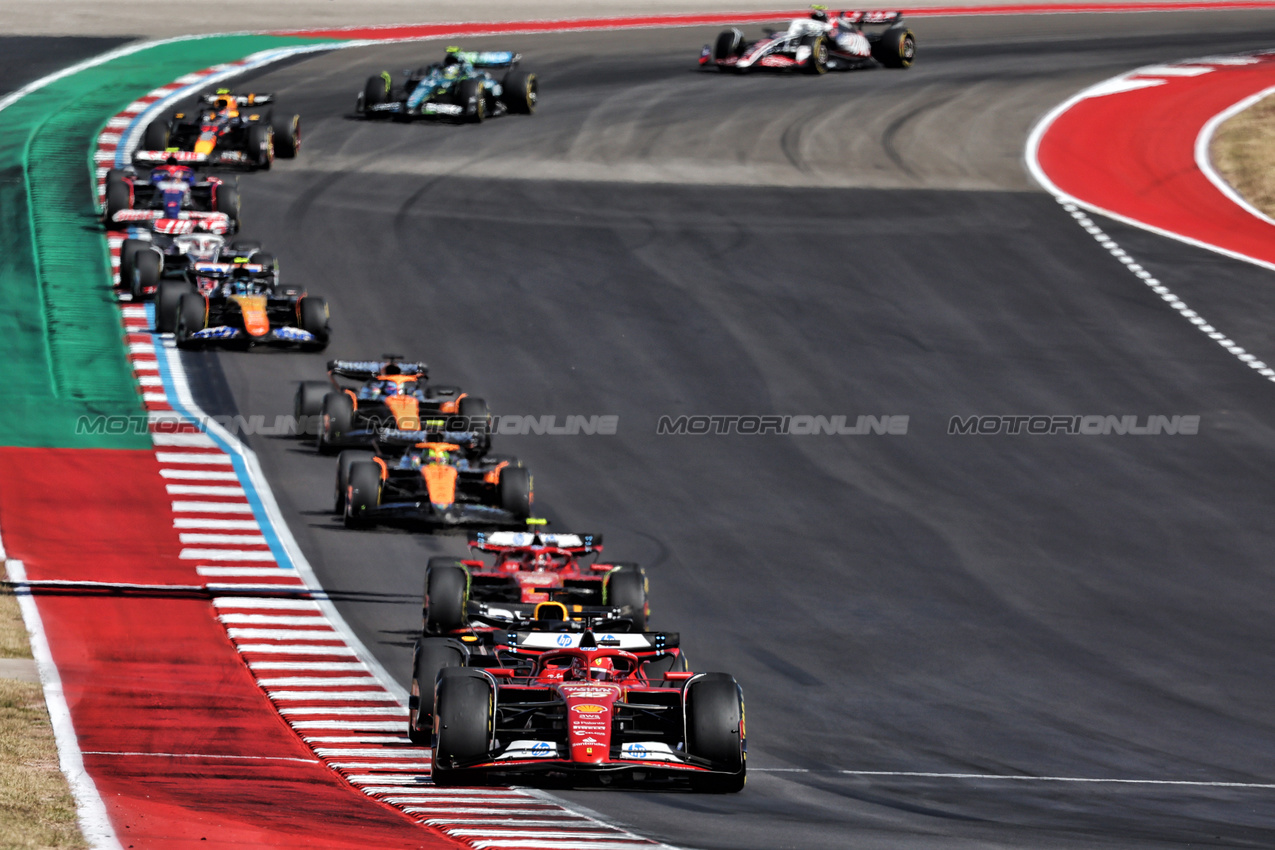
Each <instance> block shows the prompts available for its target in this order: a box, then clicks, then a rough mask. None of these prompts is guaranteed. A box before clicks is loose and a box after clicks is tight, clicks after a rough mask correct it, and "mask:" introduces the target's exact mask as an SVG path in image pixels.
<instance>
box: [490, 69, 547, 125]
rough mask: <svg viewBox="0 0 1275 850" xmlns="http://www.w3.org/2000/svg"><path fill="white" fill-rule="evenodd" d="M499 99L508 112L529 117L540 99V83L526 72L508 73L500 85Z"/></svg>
mask: <svg viewBox="0 0 1275 850" xmlns="http://www.w3.org/2000/svg"><path fill="white" fill-rule="evenodd" d="M500 99H501V100H502V101H504V104H505V106H506V107H507V108H508V109H509V111H510V112H517V113H519V114H520V115H530V114H532V113H533V112H535V111H536V102H537V101H538V100H539V99H540V83H539V81H537V80H536V75H535V74H530V73H528V72H526V71H510V72H509V73H508V74H505V79H504V82H502V83H501V95H500Z"/></svg>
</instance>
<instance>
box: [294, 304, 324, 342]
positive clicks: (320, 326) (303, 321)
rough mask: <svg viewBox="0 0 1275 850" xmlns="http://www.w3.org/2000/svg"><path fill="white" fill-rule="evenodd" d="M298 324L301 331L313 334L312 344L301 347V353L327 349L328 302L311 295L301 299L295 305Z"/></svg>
mask: <svg viewBox="0 0 1275 850" xmlns="http://www.w3.org/2000/svg"><path fill="white" fill-rule="evenodd" d="M297 314H298V319H299V321H298V324H300V325H301V330H303V331H307V332H309V333H312V334H314V342H307V343H303V344H302V345H301V348H302V350H303V351H322V350H323V349H325V348H327V347H328V336H329V331H328V302H327V301H324V300H323V299H322V298H317V297H315V296H313V295H307V296H306V297H305V298H302V299H301V301H300V303H298V305H297Z"/></svg>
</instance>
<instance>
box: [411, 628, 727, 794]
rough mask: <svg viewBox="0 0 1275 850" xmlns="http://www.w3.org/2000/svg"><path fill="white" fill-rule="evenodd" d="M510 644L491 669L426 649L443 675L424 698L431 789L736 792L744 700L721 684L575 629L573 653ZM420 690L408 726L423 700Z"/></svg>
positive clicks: (715, 676) (518, 638)
mask: <svg viewBox="0 0 1275 850" xmlns="http://www.w3.org/2000/svg"><path fill="white" fill-rule="evenodd" d="M510 637H512V638H514V640H512V641H510V642H509V644H510V645H504V646H499V647H498V648H497V652H496V654H495V655H494V656H493V657H488V658H484V659H483V662H487V663H489V662H490V659H491V658H494V660H496V661H497V662H499V664H500V665H501V666H487V664H485V663H484V664H482V666H473V665H472V662H473V659H474V656H473V655H472V654H471V655H470V656H469V657H468V658H467V659H466V658H465V657H464V654H463V651H462V652H459V653H458V652H455V649H456V647H454V646H449V647H447V649H450V650H452V652H453V655H452V658H450V659H449V658H448V657H447V656H446V655H444V654H443V652H442V650H443V649H444V647H441V646H439V647H437V649H438V650H439V652H438V653H437V658H438V660H442V661H444V662H446V666H443V667H441V668H440V669H439V670H438V673H437V675H436V678H435V680H434V686H433V693H432V697H433V711H432V721H433V730H432V735H431V744H432V747H433V751H432V753H431V768H432V770H431V777H432V778H433V781H434V783H435V784H437V785H458V784H480V783H484V782H487V781H491V780H494V779H502V780H504V781H517V782H520V783H521V782H525V781H526V778H527V777H529V776H540V777H543V778H546V779H550V780H559V781H566V782H569V783H572V784H582V783H584V782H588V781H596V782H598V783H599V784H608V785H609V784H612V783H614V782H617V781H626V780H627V781H630V782H634V783H655V782H669V781H679V780H682V781H689V783H690V786H691V788H692V789H694V790H698V791H707V792H716V793H731V792H736V791H739V790H741V789H742V788H743V787H744V782H745V779H746V776H747V743H746V737H745V729H744V697H743V691H742V690H741V689H740V687H739V685H738V683H736V681H735V679H734V678H733V677H731V676H729V675H727V674H725V673H692V672H689V671H685V670H672V669H668V670H663V671H660V672H656V671H654V670H651V668H650V667H649V666H648V660H649V659H653V658H655V657H658V655H659V653H660V652H661V650H658V649H647V648H643V647H638V646H634V647H633V648H632V649H624V648H622V647H621V643H622V642H621V641H620V640H619V639H618V638H619V637H620V636H610V635H604V636H602V637H601V638H599V637H598V636H597V635H595V634H594V633H593V632H586V633H585V634H584V635H583V636H581V638H580V641H579V644H578V645H575V646H565V647H555V648H544V649H542V648H540V647H541V646H543V644H544V643H545V642H546V640H545V639H546V638H549V639H552V638H553V635H552V634H548V633H543V634H536V633H532V634H530V635H522V634H514V635H511V636H510ZM537 639H538V640H537ZM528 640H530V641H534V642H535V643H534V644H533V646H526V645H525V643H524V642H523V641H528ZM456 643H459V642H456ZM434 649H435V647H434V646H431V647H429V651H430V652H431V653H433V651H434ZM424 652H425V648H424V647H422V652H420V653H418V654H417V660H418V661H419V660H420V657H421V655H422V654H424ZM462 660H467V661H469V662H470V664H471V666H461V663H460V662H461V661H462ZM480 663H482V662H480ZM421 674H422V675H423V676H426V677H427V676H428V670H422V671H421ZM422 681H427V679H418V688H417V690H418V691H419V692H418V694H417V704H418V706H419V707H418V717H417V720H416V724H415V725H416V726H417V727H419V726H420V722H419V715H420V714H423V713H424V706H425V705H426V704H427V702H428V701H429V699H430V696H431V694H430V693H429V691H428V690H426V689H421V688H420V687H419V683H420V682H422ZM418 734H419V733H418Z"/></svg>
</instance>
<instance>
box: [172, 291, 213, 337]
mask: <svg viewBox="0 0 1275 850" xmlns="http://www.w3.org/2000/svg"><path fill="white" fill-rule="evenodd" d="M207 326H208V300H207V299H206V298H204V296H202V295H200V294H199V293H198V292H187V293H185V294H184V295H182V297H181V300H180V301H178V302H177V327H176V328H175V329H174V331H173V336H174V337H176V339H177V347H178V348H194V347H195V346H197V345H198V344H199V340H197V339H194V338H193V334H195V332H197V331H202V330H203V329H204V328H206V327H207Z"/></svg>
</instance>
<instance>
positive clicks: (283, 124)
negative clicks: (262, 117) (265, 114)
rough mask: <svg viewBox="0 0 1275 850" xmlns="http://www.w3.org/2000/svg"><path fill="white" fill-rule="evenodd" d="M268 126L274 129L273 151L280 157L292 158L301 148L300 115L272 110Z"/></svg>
mask: <svg viewBox="0 0 1275 850" xmlns="http://www.w3.org/2000/svg"><path fill="white" fill-rule="evenodd" d="M270 126H271V128H272V129H273V130H274V153H275V156H277V157H280V158H281V159H292V158H293V157H295V156H296V155H297V151H299V150H301V116H300V115H287V114H282V113H279V112H273V113H271V115H270Z"/></svg>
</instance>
